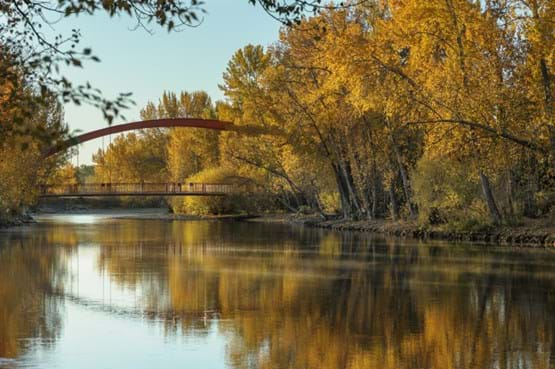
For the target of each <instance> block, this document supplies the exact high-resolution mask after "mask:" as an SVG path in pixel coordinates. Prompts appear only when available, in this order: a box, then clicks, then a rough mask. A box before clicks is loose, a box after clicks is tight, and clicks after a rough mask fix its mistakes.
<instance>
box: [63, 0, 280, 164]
mask: <svg viewBox="0 0 555 369" xmlns="http://www.w3.org/2000/svg"><path fill="white" fill-rule="evenodd" d="M205 9H206V10H207V11H208V13H207V14H206V15H205V19H204V23H203V24H202V25H200V26H199V27H197V28H187V29H185V30H183V31H181V32H172V33H168V32H166V31H164V30H163V29H160V28H158V27H156V26H154V25H153V26H152V28H153V29H154V32H155V34H154V35H150V34H148V33H147V32H145V31H144V30H141V29H138V30H135V31H133V30H131V28H132V27H133V25H134V22H133V21H132V20H131V19H130V18H125V17H122V18H108V17H106V16H103V15H102V16H98V15H95V16H92V17H91V16H82V17H80V18H77V19H70V20H64V22H63V25H62V23H60V24H59V25H58V26H57V28H56V31H59V32H62V33H63V32H67V31H68V30H70V29H72V28H78V29H80V30H81V33H82V35H83V40H82V43H81V47H92V49H93V51H94V53H95V55H97V56H99V57H100V59H101V62H100V63H92V62H91V63H86V64H85V66H84V68H83V69H82V70H80V69H75V68H72V69H70V70H69V71H67V72H64V73H65V75H66V76H67V77H69V78H70V79H72V80H73V81H76V82H86V81H90V82H91V83H92V84H93V85H94V86H95V87H98V88H100V89H101V90H102V92H103V93H104V95H105V96H106V97H114V96H116V95H117V94H118V93H119V92H132V93H133V99H134V100H135V102H136V103H137V105H136V106H134V107H132V108H131V109H129V110H128V111H125V112H124V115H125V117H126V121H134V120H138V119H139V111H140V109H141V108H142V107H143V106H144V105H145V104H146V103H147V101H149V100H158V98H159V97H160V95H161V94H162V92H163V91H166V90H169V91H176V92H177V91H181V90H188V91H193V90H205V91H207V92H208V93H209V94H210V96H212V98H213V100H217V99H221V98H222V97H223V96H222V93H221V91H220V90H219V89H218V83H221V78H222V73H223V72H224V70H225V67H226V65H227V62H228V61H229V59H230V57H231V56H232V55H233V53H234V52H235V51H236V50H237V49H239V48H241V47H243V46H245V45H247V44H249V43H251V44H261V45H264V46H267V45H269V44H271V43H273V42H274V41H275V40H277V38H278V32H279V27H280V24H279V23H278V22H276V21H275V20H273V19H272V18H271V17H270V16H268V15H267V14H266V13H265V12H264V11H263V10H262V9H261V8H260V7H258V6H257V7H253V6H252V5H249V4H248V3H247V0H206V5H205ZM65 111H66V121H67V122H68V124H69V126H70V127H71V129H72V130H81V131H83V132H86V131H90V130H93V129H97V128H102V127H105V126H106V125H107V123H106V121H104V120H103V118H102V114H101V112H100V111H98V110H96V109H95V108H92V107H88V106H75V105H72V104H68V105H66V106H65ZM121 122H122V121H121V120H120V121H117V122H116V123H121ZM107 142H108V140H107V139H106V141H105V143H106V144H107ZM101 145H102V140H101V139H98V140H94V141H90V142H89V143H85V144H83V145H81V146H80V150H79V163H80V164H83V163H90V162H91V155H92V153H93V152H96V150H97V149H98V148H99V147H101ZM73 163H74V164H76V159H75V158H74V159H73Z"/></svg>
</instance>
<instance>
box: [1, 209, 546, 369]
mask: <svg viewBox="0 0 555 369" xmlns="http://www.w3.org/2000/svg"><path fill="white" fill-rule="evenodd" d="M554 287H555V252H554V251H550V250H537V249H536V250H534V249H507V248H493V247H484V246H470V245H454V244H446V243H430V242H418V241H406V240H399V239H383V238H379V237H372V236H370V235H366V234H359V233H335V232H328V231H322V230H314V229H307V228H301V227H290V226H285V225H270V224H255V223H234V222H207V221H174V222H169V221H160V220H144V219H142V220H131V219H117V220H115V219H110V217H109V216H91V215H73V216H54V217H45V218H43V219H41V221H40V223H39V224H37V225H35V226H32V227H25V228H18V229H13V230H9V231H3V232H0V368H2V369H4V368H7V369H12V368H63V369H76V368H95V369H98V368H118V369H126V368H133V369H138V368H268V369H269V368H294V369H297V368H303V369H305V368H322V369H325V368H330V369H332V368H333V369H335V368H353V369H354V368H392V369H393V368H438V369H439V368H441V369H447V368H461V369H462V368H500V369H502V368H555V354H554V352H555V337H554V334H555V288H554Z"/></svg>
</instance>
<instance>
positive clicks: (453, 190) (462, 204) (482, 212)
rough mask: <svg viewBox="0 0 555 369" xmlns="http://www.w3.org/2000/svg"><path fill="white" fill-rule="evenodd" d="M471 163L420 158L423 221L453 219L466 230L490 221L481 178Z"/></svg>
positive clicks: (417, 190)
mask: <svg viewBox="0 0 555 369" xmlns="http://www.w3.org/2000/svg"><path fill="white" fill-rule="evenodd" d="M468 167H469V166H468V165H466V164H465V163H462V162H460V161H455V160H450V159H430V158H426V157H424V158H422V159H420V161H419V162H418V163H417V165H416V170H415V173H413V184H414V199H415V201H416V203H417V204H418V208H419V210H420V219H419V220H420V221H421V222H422V223H428V224H440V223H449V224H450V226H451V227H452V228H457V229H459V228H460V229H465V230H468V229H469V228H480V227H481V226H482V225H483V224H486V223H487V219H488V218H487V209H486V208H485V206H484V202H483V201H482V195H481V189H480V184H479V181H478V179H477V178H475V177H473V176H471V175H469V174H468Z"/></svg>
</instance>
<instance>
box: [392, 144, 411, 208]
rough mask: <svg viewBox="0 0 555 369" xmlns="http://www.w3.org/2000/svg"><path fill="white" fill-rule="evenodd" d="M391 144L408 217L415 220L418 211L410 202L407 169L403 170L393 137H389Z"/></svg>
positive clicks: (403, 165)
mask: <svg viewBox="0 0 555 369" xmlns="http://www.w3.org/2000/svg"><path fill="white" fill-rule="evenodd" d="M391 143H392V146H393V151H394V152H395V159H396V161H397V165H398V166H399V173H400V174H401V182H402V184H403V192H404V194H405V198H406V200H407V205H408V207H409V212H410V217H411V219H416V218H417V217H418V211H417V209H416V206H415V205H414V203H413V202H412V191H411V186H410V180H409V176H408V173H407V169H406V168H405V164H404V163H403V160H402V157H401V152H400V151H399V147H398V146H397V143H396V142H395V139H394V138H393V137H391Z"/></svg>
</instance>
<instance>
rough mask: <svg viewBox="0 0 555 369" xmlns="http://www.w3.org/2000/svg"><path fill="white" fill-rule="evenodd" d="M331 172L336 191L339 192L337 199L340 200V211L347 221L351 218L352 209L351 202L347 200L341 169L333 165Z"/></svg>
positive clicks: (347, 194) (347, 195)
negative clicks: (333, 176)
mask: <svg viewBox="0 0 555 369" xmlns="http://www.w3.org/2000/svg"><path fill="white" fill-rule="evenodd" d="M333 172H334V174H335V182H336V183H337V190H338V191H339V198H340V200H341V211H342V213H343V218H344V219H349V218H351V216H352V213H353V209H352V205H351V201H350V200H349V193H348V190H347V189H346V188H345V183H344V181H343V176H342V174H341V169H339V168H338V167H337V165H335V164H334V165H333Z"/></svg>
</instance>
